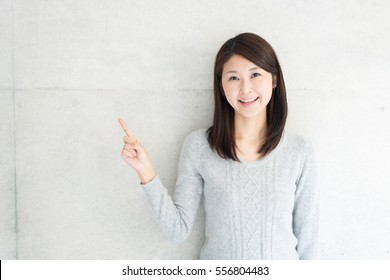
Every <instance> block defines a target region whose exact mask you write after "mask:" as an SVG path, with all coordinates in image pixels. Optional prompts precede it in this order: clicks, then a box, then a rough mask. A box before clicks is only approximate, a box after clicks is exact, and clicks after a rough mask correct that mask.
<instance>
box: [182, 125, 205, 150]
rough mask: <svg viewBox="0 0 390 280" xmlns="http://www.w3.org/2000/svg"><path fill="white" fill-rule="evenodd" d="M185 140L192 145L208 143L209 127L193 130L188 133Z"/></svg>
mask: <svg viewBox="0 0 390 280" xmlns="http://www.w3.org/2000/svg"><path fill="white" fill-rule="evenodd" d="M185 142H186V143H188V144H190V145H194V144H195V143H196V144H197V145H200V146H203V145H205V144H207V145H208V141H207V128H200V129H197V130H194V131H192V132H191V133H189V134H188V135H187V137H186V139H185Z"/></svg>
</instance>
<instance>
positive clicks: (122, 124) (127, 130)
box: [118, 119, 133, 136]
mask: <svg viewBox="0 0 390 280" xmlns="http://www.w3.org/2000/svg"><path fill="white" fill-rule="evenodd" d="M118 121H119V124H120V125H121V127H122V128H123V130H124V131H125V133H126V135H127V136H133V133H131V131H130V129H129V128H128V127H127V125H126V124H125V122H124V121H123V120H122V119H118Z"/></svg>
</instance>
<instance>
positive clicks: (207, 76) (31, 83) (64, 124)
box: [0, 0, 390, 259]
mask: <svg viewBox="0 0 390 280" xmlns="http://www.w3.org/2000/svg"><path fill="white" fill-rule="evenodd" d="M389 13H390V4H389V2H388V1H385V0H383V1H323V2H319V1H258V0H250V1H244V2H242V1H241V2H240V1H230V0H229V1H206V0H202V1H179V0H176V1H124V0H119V1H108V0H107V1H104V0H98V1H96V0H95V1H92V0H85V1H45V0H30V1H22V0H14V1H12V0H0V30H1V33H0V39H1V41H0V48H1V49H0V59H1V63H0V100H1V103H0V117H1V119H0V125H1V130H0V133H1V142H0V152H1V161H0V164H1V165H0V168H1V175H0V258H6V259H13V258H19V259H191V258H197V257H198V255H199V250H200V247H201V244H202V242H203V235H202V232H203V223H204V214H203V213H201V214H200V217H199V220H198V224H197V226H196V228H195V229H194V230H193V232H192V234H191V236H190V237H189V239H188V240H187V241H186V242H185V243H184V244H182V245H180V246H177V245H172V244H171V243H169V242H168V241H167V240H166V239H165V238H164V236H163V235H162V233H161V231H160V229H159V228H158V226H157V225H156V223H155V222H154V220H153V216H152V213H151V211H150V209H149V207H148V205H147V201H146V200H145V197H144V194H143V193H142V190H141V189H140V188H138V187H137V184H138V178H137V176H136V174H135V173H134V172H133V171H132V170H131V169H130V168H129V167H128V166H127V165H126V163H125V162H123V160H122V159H121V157H120V152H121V148H122V137H123V132H122V130H121V128H120V126H119V125H118V123H117V118H118V117H122V118H123V119H124V120H125V121H126V122H127V123H128V125H129V126H130V127H131V128H132V129H133V132H134V133H135V134H136V135H137V136H138V138H139V139H140V141H142V143H143V144H144V146H145V147H146V148H147V149H148V151H149V154H150V156H151V158H152V161H153V163H154V165H155V169H156V170H157V171H158V173H159V174H160V176H161V178H162V179H163V181H164V182H165V183H166V186H167V187H168V188H169V190H170V192H172V191H173V189H174V182H175V175H176V166H177V161H178V158H179V153H180V149H181V145H182V142H183V140H184V137H185V136H186V135H187V134H188V133H189V132H190V131H192V130H194V129H197V128H201V127H208V126H209V125H210V124H211V120H212V110H213V99H212V69H213V62H214V57H215V54H216V52H217V51H218V49H219V47H220V46H221V44H222V43H223V42H225V41H226V40H227V39H228V38H230V37H232V36H234V35H236V34H238V33H241V32H246V31H250V32H255V33H258V34H260V35H261V36H263V37H264V38H266V39H267V40H268V41H269V42H270V43H271V44H272V45H273V46H274V48H275V50H276V52H277V53H278V56H279V58H280V62H281V64H282V67H283V70H284V76H285V80H286V85H287V89H288V100H289V106H290V113H289V119H288V124H287V128H288V129H289V130H292V131H295V132H298V133H301V134H304V135H306V136H307V137H308V138H309V139H311V140H312V141H313V142H314V144H315V146H316V148H317V152H318V158H319V161H320V166H321V170H320V172H321V178H322V180H321V187H322V189H321V191H322V196H321V258H323V259H389V258H390V254H389V251H390V238H389V236H390V219H389V218H388V216H389V213H390V203H389V202H390V188H389V187H390V175H388V169H389V164H390V146H389V144H388V143H390V129H389V121H390V82H389V78H388V77H389V75H390V63H389V61H390V53H389V51H388V50H389V49H390V38H389V36H388V34H390V21H389V20H388V14H389ZM14 116H15V118H14ZM14 135H15V137H14ZM14 161H15V163H14ZM15 173H16V181H15Z"/></svg>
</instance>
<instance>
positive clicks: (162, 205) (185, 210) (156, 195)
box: [142, 133, 203, 243]
mask: <svg viewBox="0 0 390 280" xmlns="http://www.w3.org/2000/svg"><path fill="white" fill-rule="evenodd" d="M198 142H199V141H198V139H197V134H195V133H192V134H190V135H189V136H187V138H186V139H185V141H184V144H183V148H182V151H181V155H180V160H179V165H178V178H177V181H176V186H175V192H174V195H173V198H172V197H171V196H170V195H169V194H168V191H167V189H166V188H165V187H164V186H163V184H162V182H161V180H160V178H159V176H157V177H156V178H154V179H153V180H152V181H151V182H149V183H147V184H145V185H143V186H142V187H143V189H144V192H145V194H146V196H147V198H148V201H149V204H150V206H151V209H152V212H153V214H154V217H155V218H156V220H157V222H158V223H159V225H160V227H161V229H162V231H163V232H164V234H165V235H166V236H167V237H168V238H169V239H170V240H172V241H173V242H175V243H181V242H183V241H184V240H185V239H186V238H187V237H188V235H189V233H190V231H191V229H192V227H193V225H194V222H195V220H196V216H197V212H198V208H199V205H200V201H201V197H202V193H203V179H202V177H201V175H200V174H199V172H198V170H199V169H198V164H199V144H198Z"/></svg>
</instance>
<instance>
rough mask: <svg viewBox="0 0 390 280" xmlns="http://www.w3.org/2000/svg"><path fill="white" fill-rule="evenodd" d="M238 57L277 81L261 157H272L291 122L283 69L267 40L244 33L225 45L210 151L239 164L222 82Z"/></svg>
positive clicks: (217, 74)
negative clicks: (225, 69)
mask: <svg viewBox="0 0 390 280" xmlns="http://www.w3.org/2000/svg"><path fill="white" fill-rule="evenodd" d="M235 54H236V55H240V56H242V57H244V58H246V59H248V60H249V61H251V62H253V63H254V64H256V65H257V66H259V67H260V68H262V69H264V70H265V71H267V72H270V73H271V74H272V76H273V77H274V78H275V79H276V87H275V88H274V89H273V92H272V97H271V100H270V101H269V103H268V105H267V125H268V131H267V135H266V139H265V141H264V143H263V145H261V146H260V147H259V150H258V153H259V156H262V157H263V156H265V155H267V154H269V153H270V152H271V151H272V150H273V149H275V148H276V146H277V145H278V144H279V142H280V139H281V138H282V134H283V131H284V126H285V124H286V119H287V97H286V88H285V85H284V80H283V73H282V69H281V67H280V64H279V61H278V59H277V56H276V53H275V51H274V49H273V48H272V46H271V45H270V44H269V43H268V42H267V41H266V40H264V39H263V38H261V37H260V36H258V35H256V34H253V33H242V34H239V35H237V36H236V37H234V38H231V39H229V40H228V41H226V42H225V43H224V44H223V45H222V47H221V49H220V50H219V52H218V54H217V56H216V58H215V66H214V102H215V109H214V121H213V126H211V127H210V128H209V129H208V130H207V138H208V142H209V144H210V147H211V148H212V149H215V150H216V151H217V153H218V154H219V156H221V157H222V158H224V159H233V160H235V161H239V159H238V157H237V154H236V149H235V147H236V143H235V139H234V109H233V108H232V107H231V106H230V104H229V103H228V101H227V100H226V98H225V97H224V95H225V94H224V91H223V88H222V80H221V76H222V71H223V66H224V64H225V63H226V62H227V61H228V60H229V59H230V58H231V57H232V56H233V55H235Z"/></svg>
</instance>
